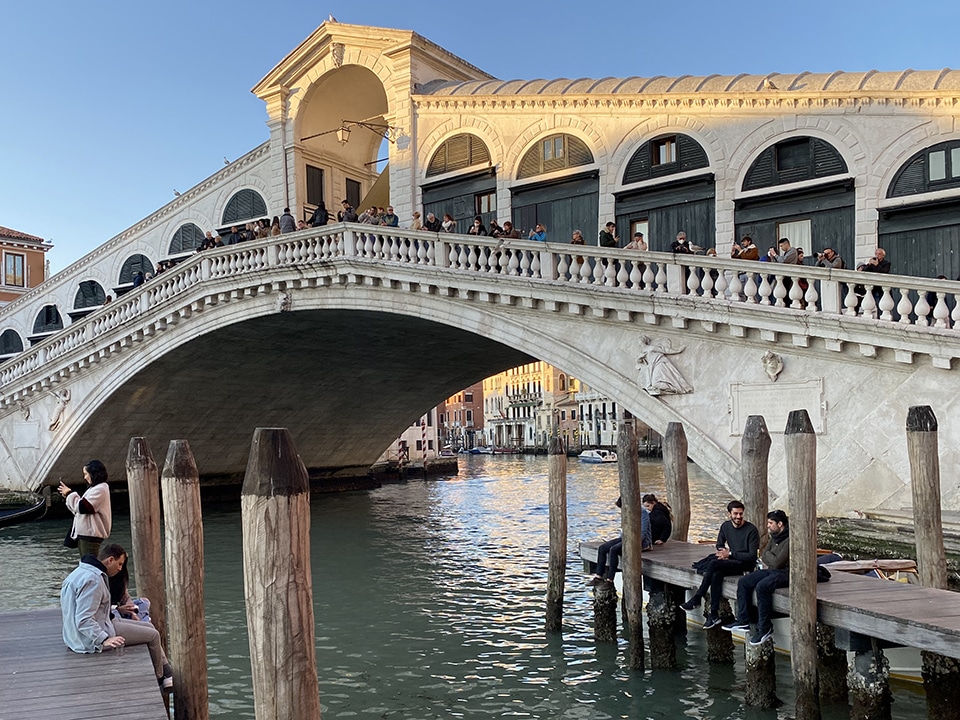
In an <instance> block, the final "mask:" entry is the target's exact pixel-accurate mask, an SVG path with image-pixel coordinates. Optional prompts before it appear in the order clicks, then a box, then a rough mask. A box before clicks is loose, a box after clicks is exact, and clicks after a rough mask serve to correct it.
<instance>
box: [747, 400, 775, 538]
mask: <svg viewBox="0 0 960 720" xmlns="http://www.w3.org/2000/svg"><path fill="white" fill-rule="evenodd" d="M769 457H770V433H769V432H768V431H767V423H766V422H765V421H764V419H763V416H762V415H751V416H750V417H748V418H747V422H746V425H745V426H744V428H743V436H742V437H741V438H740V481H741V483H742V484H743V504H744V505H745V506H746V511H745V512H744V516H745V517H746V519H747V520H749V521H750V522H752V523H753V524H754V525H756V526H757V531H758V532H759V533H760V549H761V550H762V549H763V548H764V547H765V546H766V544H767V508H768V502H769V499H768V490H767V466H768V459H769Z"/></svg>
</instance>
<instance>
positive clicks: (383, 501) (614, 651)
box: [0, 456, 926, 720]
mask: <svg viewBox="0 0 960 720" xmlns="http://www.w3.org/2000/svg"><path fill="white" fill-rule="evenodd" d="M569 471H570V482H569V489H568V505H569V510H568V518H569V536H570V563H569V566H568V570H567V590H566V595H565V607H564V610H565V613H564V622H565V630H564V632H563V633H562V635H557V636H552V637H548V636H547V635H546V634H545V633H544V631H543V618H544V608H543V605H544V596H545V586H546V569H545V568H546V558H547V476H546V472H547V463H546V460H545V459H544V458H523V457H500V456H494V457H491V456H470V457H462V458H461V469H460V473H459V475H458V476H457V477H455V478H451V479H446V480H430V481H418V480H417V481H411V482H409V483H406V484H403V485H391V486H386V487H383V488H380V489H378V490H374V491H371V492H362V493H346V494H336V495H315V496H314V497H313V499H312V532H311V535H312V548H311V552H312V565H313V592H314V605H315V615H316V646H317V665H318V674H319V678H320V697H321V701H322V704H323V712H324V718H326V719H327V720H329V719H330V718H370V719H371V720H375V719H379V718H388V719H398V718H405V719H410V720H415V719H425V718H491V717H493V718H569V719H571V720H573V719H587V718H589V719H594V718H598V719H603V718H683V717H689V718H716V719H721V718H724V719H725V718H758V719H759V718H763V719H764V720H766V719H769V720H774V718H777V719H779V718H788V717H791V716H792V711H791V708H792V705H793V692H792V687H791V679H790V664H789V659H788V658H786V657H781V658H778V668H779V670H778V671H779V678H778V682H779V688H780V693H779V694H780V697H781V698H782V699H783V700H784V701H785V703H786V705H785V709H783V710H781V711H779V712H776V711H767V712H760V711H755V710H748V709H746V708H744V707H743V706H742V699H743V693H742V689H741V685H742V683H743V681H744V670H743V665H742V661H740V662H738V664H737V665H736V666H734V667H721V668H714V667H710V666H709V665H708V664H707V663H706V661H705V657H706V651H705V644H704V637H703V636H704V634H703V633H702V632H699V631H695V630H692V631H691V632H690V634H689V636H688V641H687V646H686V648H685V649H683V650H681V652H680V661H681V669H680V670H677V671H672V672H666V671H657V672H652V671H647V672H646V673H634V672H630V671H627V670H626V669H625V668H624V666H623V651H624V644H623V643H622V642H621V643H620V645H619V646H614V645H599V646H598V645H597V644H595V643H594V641H593V638H592V625H591V624H592V616H593V612H592V607H591V595H590V592H589V590H588V589H587V588H586V586H585V585H584V580H585V577H584V576H583V574H582V570H581V564H580V561H579V558H578V557H577V555H576V546H577V543H578V542H579V541H580V540H589V539H600V538H609V537H612V536H614V535H615V534H617V533H618V528H619V511H618V510H617V509H616V508H615V507H614V505H613V501H614V500H615V499H616V497H617V495H618V489H617V485H618V483H617V473H616V465H615V464H614V465H581V464H579V463H578V462H577V461H576V460H573V459H572V460H571V461H570V463H569ZM691 473H692V474H691V496H692V505H693V521H692V527H691V537H694V538H696V537H715V532H716V527H717V525H718V523H719V522H720V521H721V520H722V519H723V517H724V513H723V509H722V508H723V506H725V505H726V502H727V501H728V500H729V497H728V496H727V494H726V493H725V491H723V489H722V488H720V487H719V486H718V485H717V484H716V483H714V482H713V481H712V480H711V479H709V478H708V477H706V476H705V475H703V474H699V473H697V471H696V468H694V467H693V466H691ZM641 483H642V485H643V489H644V491H652V492H655V493H658V495H660V494H662V492H663V478H662V472H661V469H660V466H659V464H657V463H641ZM66 529H67V521H66V520H64V521H57V522H43V523H34V524H32V525H26V526H21V527H18V528H8V529H4V530H0V559H2V568H3V569H2V571H0V577H2V578H3V580H2V583H0V611H2V610H10V609H18V608H26V607H49V606H51V605H55V604H56V603H57V597H58V592H59V586H60V582H61V580H62V579H63V577H64V576H65V575H66V574H67V573H68V572H69V571H70V569H71V568H72V567H73V565H74V564H75V562H76V555H75V551H72V550H67V549H65V548H63V547H61V546H60V541H61V540H62V538H63V535H64V533H65V532H66ZM204 538H205V540H204V542H205V562H206V598H205V600H206V603H205V605H206V613H207V644H208V655H209V668H210V669H209V682H210V702H211V714H212V715H213V716H215V717H218V718H250V717H253V711H252V707H253V697H252V693H251V691H250V687H249V682H250V665H249V659H248V650H247V636H246V617H245V611H244V605H243V577H242V563H241V533H240V512H239V502H237V504H236V505H235V506H227V505H218V506H207V507H204ZM113 539H114V540H115V541H117V542H120V543H121V544H129V523H128V522H127V520H126V518H118V519H117V521H116V523H115V528H114V537H113ZM738 655H739V656H740V657H741V658H742V651H739V650H738ZM895 691H896V703H895V705H894V717H895V718H925V717H926V709H925V704H924V701H923V698H922V697H921V696H918V695H916V694H915V693H913V692H910V691H909V690H906V689H904V688H896V689H895ZM846 717H848V713H847V712H846V710H845V708H842V707H841V708H828V709H826V711H825V713H824V718H827V719H832V718H846Z"/></svg>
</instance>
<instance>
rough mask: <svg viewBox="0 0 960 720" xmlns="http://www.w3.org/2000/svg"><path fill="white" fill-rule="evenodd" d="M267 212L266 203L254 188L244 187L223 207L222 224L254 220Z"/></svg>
mask: <svg viewBox="0 0 960 720" xmlns="http://www.w3.org/2000/svg"><path fill="white" fill-rule="evenodd" d="M266 214H267V203H266V201H265V200H264V199H263V198H262V197H261V196H260V193H258V192H257V191H256V190H250V189H249V188H248V189H244V190H241V191H240V192H238V193H236V194H235V195H234V196H233V197H231V198H230V200H228V201H227V206H226V207H225V208H224V209H223V221H222V224H223V225H230V224H232V223H235V222H238V221H242V220H254V219H257V218H261V217H263V216H264V215H266Z"/></svg>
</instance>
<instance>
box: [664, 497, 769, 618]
mask: <svg viewBox="0 0 960 720" xmlns="http://www.w3.org/2000/svg"><path fill="white" fill-rule="evenodd" d="M743 512H744V505H743V503H742V502H740V501H739V500H731V501H730V502H729V503H727V514H728V515H729V516H730V519H729V520H726V521H725V522H724V523H723V524H722V525H721V526H720V532H718V533H717V552H716V553H715V554H713V555H710V556H708V557H706V558H704V559H703V560H700V561H699V562H698V563H695V565H694V566H695V567H696V568H697V571H698V572H702V573H703V581H702V582H701V583H700V587H699V588H697V591H696V592H695V593H694V594H693V597H691V598H690V599H689V600H687V602H685V603H683V604H682V605H681V606H680V607H681V608H683V609H684V610H686V611H687V612H693V611H694V610H698V609H699V608H700V601H701V600H703V596H704V595H706V594H707V590H709V591H710V609H709V611H708V612H707V613H706V619H705V621H704V623H703V627H704V629H705V630H709V629H710V628H712V627H717V626H719V625H720V622H721V621H720V598H721V597H722V596H723V579H724V578H725V577H727V576H728V575H743V574H744V573H745V572H750V571H751V570H753V568H754V567H755V566H756V563H757V552H758V551H759V549H760V533H759V532H757V527H756V525H754V524H753V523H750V522H747V521H746V520H744V518H743Z"/></svg>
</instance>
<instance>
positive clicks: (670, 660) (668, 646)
mask: <svg viewBox="0 0 960 720" xmlns="http://www.w3.org/2000/svg"><path fill="white" fill-rule="evenodd" d="M654 583H655V588H654V587H651V589H650V599H649V600H648V601H647V628H648V629H649V632H650V664H651V666H652V667H653V668H654V669H656V670H673V669H674V668H676V667H677V643H676V640H675V639H674V623H675V622H676V613H677V604H676V602H675V601H674V597H673V592H672V588H671V587H670V586H668V585H665V584H664V583H662V582H659V581H652V582H651V585H654Z"/></svg>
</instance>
